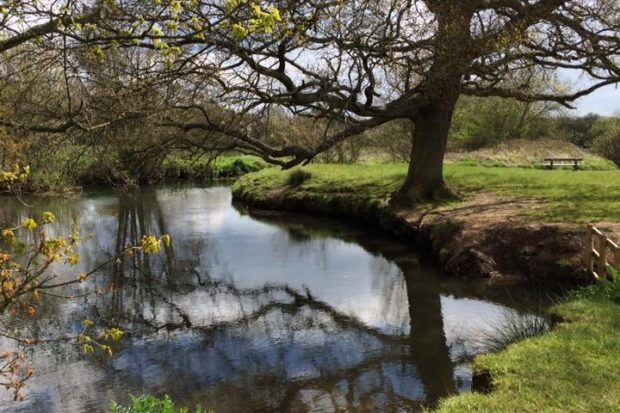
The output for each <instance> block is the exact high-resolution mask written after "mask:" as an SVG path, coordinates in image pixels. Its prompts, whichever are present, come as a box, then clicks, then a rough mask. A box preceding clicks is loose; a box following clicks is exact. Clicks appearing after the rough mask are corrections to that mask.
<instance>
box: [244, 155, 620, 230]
mask: <svg viewBox="0 0 620 413" xmlns="http://www.w3.org/2000/svg"><path fill="white" fill-rule="evenodd" d="M304 169H305V170H307V171H309V172H310V173H311V174H312V176H311V178H310V179H308V180H306V181H305V182H303V184H302V185H300V186H299V187H298V188H297V189H296V190H297V191H301V192H309V193H312V194H313V196H315V197H325V198H329V197H332V196H334V195H345V196H351V197H355V198H356V199H358V200H362V201H366V202H371V203H377V202H384V201H385V200H386V199H387V197H388V196H389V194H391V193H393V192H395V191H396V190H397V189H398V188H399V186H400V184H401V183H402V182H403V180H404V177H405V173H406V169H407V167H406V165H405V164H402V163H388V164H375V165H329V164H327V165H326V164H315V165H310V166H307V167H305V168H304ZM289 174H290V172H287V171H281V170H280V169H279V168H269V169H265V170H262V171H260V172H258V173H253V174H249V175H247V176H245V177H242V178H241V180H240V181H238V183H237V184H236V185H235V191H240V192H244V193H246V194H249V195H251V196H252V197H253V198H255V199H261V198H265V197H266V196H267V194H268V192H269V190H271V189H277V188H284V187H286V185H287V182H288V180H289ZM445 178H446V182H447V183H448V185H449V186H450V187H452V188H453V189H456V190H457V191H458V192H459V193H461V194H462V195H464V196H467V195H469V194H472V193H475V192H479V191H488V192H493V193H495V194H497V195H500V196H509V197H527V198H537V199H540V202H541V205H543V207H542V208H539V209H536V210H533V211H529V212H527V213H529V214H531V216H532V219H534V220H538V221H545V222H571V223H585V222H605V221H606V222H620V171H619V170H607V171H573V170H553V171H548V170H538V169H527V168H491V167H483V166H470V165H464V164H462V163H453V164H448V165H446V167H445Z"/></svg>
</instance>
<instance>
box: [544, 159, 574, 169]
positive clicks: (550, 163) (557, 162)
mask: <svg viewBox="0 0 620 413" xmlns="http://www.w3.org/2000/svg"><path fill="white" fill-rule="evenodd" d="M581 162H583V158H545V159H544V161H543V164H542V165H543V166H544V167H545V168H549V169H553V167H554V166H572V167H573V169H574V170H578V169H579V167H580V166H581Z"/></svg>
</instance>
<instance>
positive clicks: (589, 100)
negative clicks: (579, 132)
mask: <svg viewBox="0 0 620 413" xmlns="http://www.w3.org/2000/svg"><path fill="white" fill-rule="evenodd" d="M560 80H561V81H566V82H568V83H570V84H572V85H573V90H574V89H577V88H579V86H581V87H583V86H584V85H588V84H589V83H590V82H589V81H588V78H587V77H585V76H584V75H582V74H580V73H577V72H575V71H574V70H571V71H569V70H565V71H562V72H561V73H560ZM575 105H576V106H577V109H576V111H575V114H576V115H587V114H588V113H596V114H598V115H603V116H611V115H614V114H617V113H618V112H620V84H617V85H611V86H606V87H603V88H600V89H598V90H596V91H595V92H593V93H591V94H590V95H587V96H585V97H583V98H581V99H579V100H577V101H576V102H575Z"/></svg>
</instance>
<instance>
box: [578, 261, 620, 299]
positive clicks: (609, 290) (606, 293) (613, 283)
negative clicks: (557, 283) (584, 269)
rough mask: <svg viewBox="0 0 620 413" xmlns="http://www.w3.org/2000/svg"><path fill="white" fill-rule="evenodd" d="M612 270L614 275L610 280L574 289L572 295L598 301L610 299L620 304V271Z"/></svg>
mask: <svg viewBox="0 0 620 413" xmlns="http://www.w3.org/2000/svg"><path fill="white" fill-rule="evenodd" d="M610 271H611V275H612V276H611V279H610V280H601V281H599V282H597V283H596V284H593V285H589V286H587V287H583V288H580V289H578V290H576V291H573V292H572V293H571V297H572V298H575V299H580V298H583V299H589V300H597V301H601V300H609V301H613V302H614V303H616V304H620V272H618V271H615V270H613V269H611V270H610Z"/></svg>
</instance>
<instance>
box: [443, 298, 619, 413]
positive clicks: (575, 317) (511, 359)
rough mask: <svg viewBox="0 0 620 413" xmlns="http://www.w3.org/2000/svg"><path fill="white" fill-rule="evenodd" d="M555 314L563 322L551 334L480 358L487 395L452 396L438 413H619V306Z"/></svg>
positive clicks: (581, 302)
mask: <svg viewBox="0 0 620 413" xmlns="http://www.w3.org/2000/svg"><path fill="white" fill-rule="evenodd" d="M554 312H555V314H557V315H558V316H559V317H561V318H562V319H563V321H562V322H561V323H559V324H557V325H555V326H554V328H553V329H552V330H551V331H549V332H547V333H546V334H544V335H542V336H539V337H535V338H530V339H527V340H525V341H521V342H519V343H517V344H513V345H511V346H509V347H508V348H507V349H506V350H504V351H501V352H499V353H492V354H486V355H482V356H479V357H477V358H476V359H475V361H474V365H473V368H474V371H477V372H478V374H480V373H481V372H484V375H486V376H487V377H489V378H490V380H491V383H492V386H491V388H490V389H489V390H490V391H489V392H488V393H486V394H483V393H467V394H461V395H458V396H455V397H449V398H447V399H444V400H443V401H441V402H440V404H439V407H438V408H437V409H436V410H434V412H435V413H457V412H458V413H462V412H494V413H501V412H506V413H508V412H510V413H512V412H575V413H577V412H579V413H584V412H593V413H594V412H596V413H598V412H619V411H620V392H618V391H617V389H619V388H620V374H618V372H619V371H620V358H618V354H619V352H620V334H618V328H619V327H620V305H617V304H614V303H613V302H611V301H609V300H605V299H600V300H596V299H595V300H592V299H576V300H572V301H569V302H567V303H564V304H561V305H559V306H557V307H556V308H555V309H554Z"/></svg>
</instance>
